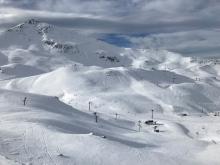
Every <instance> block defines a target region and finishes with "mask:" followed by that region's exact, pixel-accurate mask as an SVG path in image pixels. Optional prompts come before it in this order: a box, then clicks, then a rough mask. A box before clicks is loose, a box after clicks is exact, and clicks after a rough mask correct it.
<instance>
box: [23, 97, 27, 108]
mask: <svg viewBox="0 0 220 165" xmlns="http://www.w3.org/2000/svg"><path fill="white" fill-rule="evenodd" d="M23 102H24V106H25V105H26V102H27V97H25V98H24V100H23Z"/></svg>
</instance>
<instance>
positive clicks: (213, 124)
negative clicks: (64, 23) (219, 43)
mask: <svg viewBox="0 0 220 165" xmlns="http://www.w3.org/2000/svg"><path fill="white" fill-rule="evenodd" d="M219 75H220V59H218V58H217V57H215V58H214V57H212V58H211V57H210V58H192V57H184V56H181V55H180V54H176V53H172V52H168V51H166V50H153V49H152V50H151V49H131V48H119V47H116V46H113V45H109V44H107V43H105V42H102V41H99V40H96V39H94V38H89V37H87V36H85V35H83V34H80V33H78V32H74V31H71V30H68V29H62V28H59V27H55V26H52V25H48V24H46V23H42V22H38V21H36V20H28V21H27V22H25V23H22V24H19V25H17V26H15V27H13V28H11V29H9V30H8V31H5V32H2V33H0V165H41V164H42V165H113V164H117V165H134V164H135V165H152V164H153V165H219V164H220V159H219V153H220V116H218V115H219V111H220V103H219V100H220V77H219ZM152 112H153V116H152ZM152 117H153V118H152ZM152 120H153V121H152ZM146 121H148V122H146Z"/></svg>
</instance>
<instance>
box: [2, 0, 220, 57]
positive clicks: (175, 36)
mask: <svg viewBox="0 0 220 165" xmlns="http://www.w3.org/2000/svg"><path fill="white" fill-rule="evenodd" d="M219 15H220V1H219V0H0V30H4V29H7V28H9V27H10V26H13V25H15V24H17V23H20V22H23V21H25V20H27V19H29V18H37V19H39V20H41V21H45V22H48V23H51V24H54V25H58V26H63V27H66V28H72V29H77V30H81V31H83V32H85V33H87V34H89V35H93V36H98V37H99V38H101V39H103V40H106V41H108V42H110V43H114V44H116V45H119V46H125V47H127V46H132V47H139V48H149V47H161V48H162V49H168V50H171V51H176V52H179V53H182V54H184V55H189V56H191V55H204V54H210V55H218V52H219V51H220V46H219V45H220V42H219V39H218V38H219V37H220V34H219V29H220V17H219ZM143 34H147V35H143ZM100 36H101V37H100Z"/></svg>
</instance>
